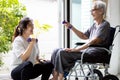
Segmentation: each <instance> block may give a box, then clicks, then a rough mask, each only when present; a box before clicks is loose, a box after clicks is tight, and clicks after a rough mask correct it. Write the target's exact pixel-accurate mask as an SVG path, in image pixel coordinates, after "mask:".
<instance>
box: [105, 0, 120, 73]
mask: <svg viewBox="0 0 120 80" xmlns="http://www.w3.org/2000/svg"><path fill="white" fill-rule="evenodd" d="M119 8H120V0H108V9H107V15H106V16H107V17H106V18H107V20H108V21H109V22H110V24H111V26H112V27H115V26H116V25H120V9H119ZM117 31H118V30H117ZM119 37H120V33H119V34H118V35H117V37H116V38H115V40H114V47H113V50H112V56H111V62H110V69H109V72H110V73H111V74H114V75H117V74H118V73H120V38H119Z"/></svg>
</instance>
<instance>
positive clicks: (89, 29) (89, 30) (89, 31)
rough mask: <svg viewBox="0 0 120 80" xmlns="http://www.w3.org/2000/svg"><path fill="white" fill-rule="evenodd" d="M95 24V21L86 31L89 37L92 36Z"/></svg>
mask: <svg viewBox="0 0 120 80" xmlns="http://www.w3.org/2000/svg"><path fill="white" fill-rule="evenodd" d="M94 24H95V23H93V25H92V26H91V27H90V28H88V29H87V30H86V31H85V32H84V34H85V35H86V36H87V37H88V38H89V36H90V33H91V30H92V29H93V28H94Z"/></svg>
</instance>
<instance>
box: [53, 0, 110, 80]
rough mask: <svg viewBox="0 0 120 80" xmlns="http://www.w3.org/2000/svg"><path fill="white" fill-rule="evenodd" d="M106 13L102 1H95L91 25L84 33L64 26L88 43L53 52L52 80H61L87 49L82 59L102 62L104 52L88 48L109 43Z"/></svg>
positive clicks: (72, 27)
mask: <svg viewBox="0 0 120 80" xmlns="http://www.w3.org/2000/svg"><path fill="white" fill-rule="evenodd" d="M105 12H106V5H105V3H104V2H103V1H95V2H94V4H93V6H92V9H91V15H92V16H93V19H94V23H93V25H92V26H91V27H90V28H89V29H88V30H87V31H86V32H85V33H83V32H81V31H79V30H77V29H76V28H75V27H74V26H73V25H71V24H70V23H69V22H66V23H65V24H64V25H65V26H66V27H67V28H68V29H71V30H72V31H73V32H74V33H75V34H76V35H77V36H78V37H79V38H81V39H84V40H87V39H88V42H87V43H85V44H84V45H82V46H80V47H79V48H76V49H71V48H67V49H57V50H55V51H54V52H53V55H52V58H51V61H52V63H53V64H54V72H53V79H52V80H63V76H64V73H66V72H67V73H68V72H69V71H70V69H71V68H72V67H73V66H74V64H75V61H76V60H78V59H80V58H81V54H82V52H83V51H84V50H85V49H87V48H88V49H89V50H88V52H87V53H86V54H85V55H84V59H85V60H88V61H94V60H96V59H97V60H98V61H99V60H103V59H104V58H105V56H107V54H105V53H104V52H105V51H104V50H101V49H98V48H89V45H101V46H106V45H108V43H109V35H108V34H109V32H110V24H109V22H108V21H106V20H104V14H105Z"/></svg>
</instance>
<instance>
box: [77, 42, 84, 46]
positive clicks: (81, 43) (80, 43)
mask: <svg viewBox="0 0 120 80" xmlns="http://www.w3.org/2000/svg"><path fill="white" fill-rule="evenodd" d="M83 44H85V43H83V42H77V43H75V45H76V46H80V45H83Z"/></svg>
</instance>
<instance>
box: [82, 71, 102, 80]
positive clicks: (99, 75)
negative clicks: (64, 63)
mask: <svg viewBox="0 0 120 80" xmlns="http://www.w3.org/2000/svg"><path fill="white" fill-rule="evenodd" d="M93 72H94V76H95V80H102V79H103V74H102V73H101V71H99V70H97V69H94V70H93ZM87 76H88V77H85V79H84V80H91V77H89V76H92V75H91V72H88V73H87Z"/></svg>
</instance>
